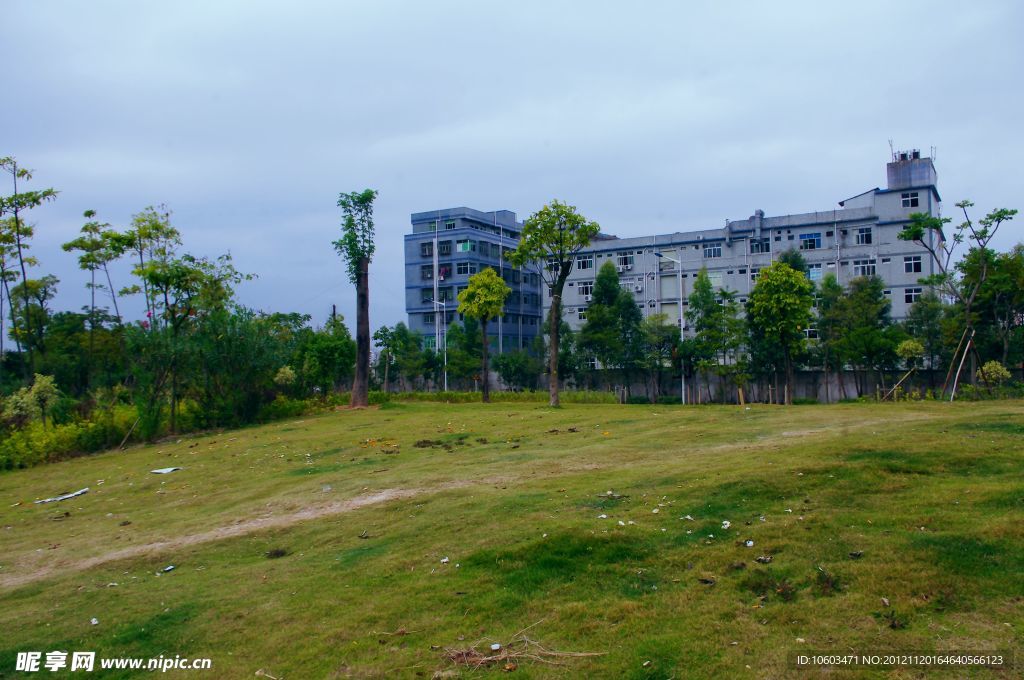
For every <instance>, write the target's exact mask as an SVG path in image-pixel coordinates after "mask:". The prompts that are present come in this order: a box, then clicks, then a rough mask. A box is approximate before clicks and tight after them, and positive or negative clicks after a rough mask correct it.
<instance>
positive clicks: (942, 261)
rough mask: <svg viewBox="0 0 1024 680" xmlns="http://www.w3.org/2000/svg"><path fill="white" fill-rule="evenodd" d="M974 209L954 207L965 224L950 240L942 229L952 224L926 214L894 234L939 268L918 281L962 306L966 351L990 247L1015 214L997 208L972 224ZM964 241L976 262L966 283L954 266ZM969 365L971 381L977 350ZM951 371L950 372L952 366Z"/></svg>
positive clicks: (991, 254) (970, 345)
mask: <svg viewBox="0 0 1024 680" xmlns="http://www.w3.org/2000/svg"><path fill="white" fill-rule="evenodd" d="M973 206H974V204H973V203H972V202H970V201H960V202H959V203H957V204H956V207H958V208H960V210H961V211H962V212H963V215H964V221H963V222H961V223H960V224H959V225H957V226H956V227H955V228H954V230H953V238H952V239H946V234H945V231H944V228H945V226H946V225H947V224H949V223H950V222H952V219H951V218H949V217H934V216H932V215H929V214H928V213H912V214H911V215H910V221H909V222H908V223H907V225H906V226H904V227H903V230H902V231H901V232H900V233H899V234H898V235H897V236H898V237H899V238H900V239H901V240H903V241H913V242H914V243H917V244H918V245H920V246H921V247H923V248H924V249H925V250H927V251H928V254H929V255H930V256H931V259H932V262H933V263H934V264H935V266H936V268H937V269H938V271H937V272H936V273H935V274H934V275H932V276H928V277H925V278H923V279H921V280H922V281H923V282H924V283H926V284H927V285H930V286H936V287H938V288H939V289H940V290H942V292H944V293H945V294H947V295H948V296H950V297H951V298H953V299H955V300H957V301H958V302H959V303H960V304H961V306H962V307H963V315H964V326H965V327H964V337H966V338H968V342H967V346H966V347H965V348H964V351H965V352H966V351H967V350H968V349H969V348H973V347H974V345H973V339H974V332H975V327H974V302H975V300H976V299H977V297H978V294H979V293H980V292H981V288H982V286H983V285H985V280H986V279H987V278H988V272H989V268H990V266H991V264H992V261H993V259H994V257H995V253H994V252H993V251H992V250H991V249H990V248H989V244H990V243H991V242H992V239H993V238H995V236H996V234H997V233H998V232H999V228H1000V227H1001V226H1002V225H1003V224H1005V223H1006V222H1008V221H1010V220H1012V219H1013V218H1014V216H1015V215H1016V214H1017V211H1016V210H1008V209H1006V208H999V209H997V210H993V211H991V212H990V213H988V214H987V215H985V216H984V217H982V218H981V219H979V220H978V221H977V222H975V221H974V220H973V219H971V216H970V214H969V213H968V212H967V209H968V208H971V207H973ZM965 242H969V243H970V244H971V245H970V246H969V251H972V252H973V254H974V256H975V257H976V259H977V263H976V270H975V275H974V276H973V277H972V278H971V280H969V281H962V280H959V279H958V277H957V275H956V266H955V264H954V256H955V254H956V251H957V247H958V246H960V245H961V244H963V243H965ZM972 252H968V257H970V256H971V255H972ZM956 360H957V357H953V361H954V362H955V361H956ZM971 363H972V371H971V377H972V379H973V377H974V370H973V369H974V368H976V366H974V364H976V363H977V351H976V350H973V351H972V354H971ZM950 369H951V370H952V364H951V366H950Z"/></svg>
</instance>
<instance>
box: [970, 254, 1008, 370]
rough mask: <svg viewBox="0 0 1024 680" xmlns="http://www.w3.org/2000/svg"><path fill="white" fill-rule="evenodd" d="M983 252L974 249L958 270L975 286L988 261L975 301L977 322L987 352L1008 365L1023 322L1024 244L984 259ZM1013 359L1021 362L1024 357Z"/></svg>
mask: <svg viewBox="0 0 1024 680" xmlns="http://www.w3.org/2000/svg"><path fill="white" fill-rule="evenodd" d="M983 252H984V251H980V250H973V251H971V252H970V253H968V254H967V257H965V258H964V259H963V260H962V261H961V262H960V263H959V264H958V265H957V269H958V271H960V272H961V274H962V276H963V283H962V285H964V286H968V287H972V286H973V285H974V283H975V282H976V281H977V279H978V277H979V276H980V273H981V269H982V267H983V266H984V265H985V264H986V263H987V277H986V279H985V281H984V283H983V284H982V285H981V286H980V288H979V289H978V295H977V298H976V300H975V311H976V316H975V319H974V321H975V323H976V325H977V326H978V329H979V331H980V332H981V333H982V334H983V336H984V338H983V340H984V341H985V342H986V343H987V344H988V348H987V349H988V350H989V351H987V352H986V354H987V355H988V356H990V357H995V358H996V359H998V360H999V362H1000V363H1002V364H1004V365H1007V364H1009V362H1010V359H1011V357H1010V350H1011V347H1012V344H1013V337H1014V335H1015V334H1016V333H1017V332H1018V329H1020V328H1021V326H1022V324H1024V246H1022V245H1018V246H1016V247H1015V248H1014V249H1013V250H1011V251H1010V252H1008V253H994V254H992V255H991V256H988V255H986V256H985V257H984V258H982V257H981V255H982V254H983ZM1014 358H1015V359H1017V360H1018V361H1019V360H1020V358H1021V357H1020V356H1017V357H1014Z"/></svg>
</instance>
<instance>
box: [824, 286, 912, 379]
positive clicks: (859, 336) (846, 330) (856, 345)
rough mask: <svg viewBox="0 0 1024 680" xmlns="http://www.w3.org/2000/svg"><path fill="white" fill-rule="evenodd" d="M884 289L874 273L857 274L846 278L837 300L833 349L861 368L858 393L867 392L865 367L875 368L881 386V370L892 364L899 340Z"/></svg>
mask: <svg viewBox="0 0 1024 680" xmlns="http://www.w3.org/2000/svg"><path fill="white" fill-rule="evenodd" d="M884 288H885V282H884V281H882V279H880V278H879V277H877V276H859V277H857V278H855V279H853V280H851V281H850V284H849V286H848V287H847V291H846V294H845V295H844V296H843V298H842V300H841V301H840V306H839V319H840V328H839V333H840V337H839V340H838V342H837V349H838V350H839V353H840V355H841V356H843V357H844V358H845V359H846V361H848V362H849V363H850V364H851V365H853V367H854V368H857V369H860V371H861V374H860V380H859V381H858V384H857V393H858V395H864V394H865V393H866V392H867V391H868V383H867V380H868V375H867V371H868V369H874V370H876V371H878V374H879V376H880V377H881V378H882V387H883V389H884V388H885V373H884V371H885V369H886V368H890V367H894V366H895V364H896V346H897V345H898V344H899V342H900V340H902V337H900V336H901V335H902V331H900V329H899V328H898V327H896V326H892V325H891V323H890V319H889V309H890V307H891V303H890V302H889V300H888V299H887V298H886V297H885V293H884V292H883V291H884Z"/></svg>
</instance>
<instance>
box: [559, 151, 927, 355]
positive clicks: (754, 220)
mask: <svg viewBox="0 0 1024 680" xmlns="http://www.w3.org/2000/svg"><path fill="white" fill-rule="evenodd" d="M887 170H888V184H887V187H886V188H885V189H880V188H875V189H871V190H869V191H865V192H863V193H861V194H857V195H856V196H853V197H852V198H847V199H845V200H842V201H839V204H838V208H836V209H834V210H826V211H822V212H812V213H803V214H797V215H783V216H779V217H766V216H765V214H764V212H763V211H761V210H757V211H755V212H754V214H753V215H752V216H751V217H749V218H747V219H745V220H737V221H729V222H727V223H726V225H725V227H724V228H720V229H704V230H700V231H688V232H676V233H672V234H661V235H655V236H640V237H633V238H615V237H605V238H600V239H597V240H595V241H594V242H593V243H591V245H590V246H589V247H588V248H586V249H585V250H583V251H581V252H580V253H579V254H578V255H577V256H576V262H575V265H574V267H573V271H572V273H571V274H570V275H569V279H568V281H567V282H566V287H565V290H564V291H563V297H562V307H563V315H564V316H563V318H564V319H565V321H566V322H568V323H569V325H570V326H571V327H573V328H575V329H578V328H580V327H581V326H582V325H583V323H584V321H585V319H586V314H587V305H588V303H589V302H590V297H591V293H592V291H593V285H594V278H595V275H596V273H597V271H598V269H599V268H600V267H601V266H602V265H603V264H604V263H605V262H608V261H611V262H612V263H613V264H614V265H615V267H616V269H618V272H619V282H620V284H621V285H622V286H623V287H624V288H626V290H628V291H630V292H632V293H633V294H634V296H635V299H636V304H637V306H638V307H640V308H641V309H642V310H643V311H644V315H645V316H649V315H651V314H657V313H662V314H665V315H667V316H668V318H669V320H670V321H674V322H675V323H679V318H680V310H682V311H683V313H684V314H685V311H686V306H687V298H688V297H689V295H690V293H691V292H692V286H693V282H694V279H696V278H697V275H698V274H699V272H700V271H701V269H707V272H708V276H709V277H710V278H711V282H712V284H713V285H714V286H715V287H716V288H718V289H728V290H731V291H734V292H735V293H736V294H737V297H738V299H739V301H740V302H741V303H743V302H746V299H747V295H748V294H749V293H750V291H751V289H752V288H753V286H754V282H755V281H756V280H757V275H758V272H759V271H760V270H761V268H763V267H766V266H768V265H770V264H771V263H772V262H774V261H775V260H776V258H778V256H779V255H780V254H782V253H783V252H785V251H787V250H790V249H793V250H796V251H798V252H799V253H800V254H801V255H802V256H803V258H804V260H805V261H806V262H807V265H808V273H807V275H808V277H809V278H810V279H811V280H812V281H815V282H819V281H821V279H822V278H823V277H824V275H825V274H826V273H829V272H831V273H833V274H835V275H836V277H837V278H838V280H839V282H840V283H841V284H846V283H847V282H849V280H850V279H852V278H854V277H857V276H868V275H877V276H879V277H881V278H882V280H884V281H885V284H886V288H885V295H886V296H887V297H888V298H889V299H890V301H891V302H892V311H891V314H892V317H893V318H894V319H902V318H904V317H905V316H906V313H907V309H908V308H909V307H910V305H911V304H913V303H914V302H915V301H916V300H917V299H918V298H919V297H920V296H921V294H922V293H923V292H924V287H923V286H922V285H921V284H920V283H919V282H918V280H919V279H920V278H922V277H924V276H927V275H929V274H931V273H933V263H932V261H931V260H930V259H929V256H928V253H927V251H926V250H925V249H924V248H922V247H921V246H920V245H918V244H915V243H913V242H908V241H901V240H900V239H898V238H897V234H898V233H899V232H900V231H901V230H902V229H903V227H904V225H906V224H907V221H908V217H909V215H910V214H911V213H915V212H921V213H928V214H930V215H938V214H939V210H940V198H939V193H938V190H937V189H936V173H935V166H934V165H933V164H932V160H931V159H930V158H922V157H921V154H920V152H918V151H911V152H906V153H899V154H896V156H895V157H894V159H893V161H892V162H891V163H889V164H888V168H887ZM656 253H657V254H656ZM549 295H550V291H549V290H547V289H545V291H544V308H545V310H546V309H548V308H549V307H550V297H549ZM680 301H681V302H682V305H680ZM810 332H811V334H812V335H813V332H814V331H813V329H811V331H810Z"/></svg>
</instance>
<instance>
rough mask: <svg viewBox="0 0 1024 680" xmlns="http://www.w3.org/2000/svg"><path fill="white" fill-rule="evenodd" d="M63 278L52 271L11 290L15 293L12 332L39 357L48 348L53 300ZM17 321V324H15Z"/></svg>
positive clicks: (23, 345)
mask: <svg viewBox="0 0 1024 680" xmlns="http://www.w3.org/2000/svg"><path fill="white" fill-rule="evenodd" d="M59 283H60V280H59V279H58V278H57V277H56V276H53V275H52V274H47V275H45V276H43V277H41V278H38V279H28V280H23V281H22V282H21V283H19V284H18V285H17V286H15V287H14V288H13V289H12V290H11V293H12V294H13V296H14V298H13V299H14V300H15V303H14V309H13V317H12V334H13V335H14V337H15V338H17V339H18V340H19V341H20V343H21V346H22V347H24V348H26V349H27V350H28V351H29V353H30V354H31V355H33V356H36V357H37V358H38V357H39V355H41V354H43V353H44V352H45V351H46V326H47V323H48V322H49V320H50V315H51V309H50V302H51V301H52V300H53V298H54V297H55V296H56V295H57V285H58V284H59ZM13 321H17V323H13Z"/></svg>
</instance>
